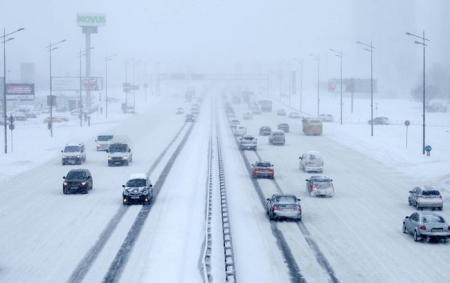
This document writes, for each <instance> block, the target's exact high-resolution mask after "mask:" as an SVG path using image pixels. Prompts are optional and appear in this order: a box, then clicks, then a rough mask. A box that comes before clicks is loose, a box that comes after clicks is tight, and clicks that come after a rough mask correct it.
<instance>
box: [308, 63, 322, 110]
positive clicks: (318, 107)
mask: <svg viewBox="0 0 450 283" xmlns="http://www.w3.org/2000/svg"><path fill="white" fill-rule="evenodd" d="M309 56H312V57H313V58H314V60H315V61H316V62H317V116H319V115H320V55H313V54H309Z"/></svg>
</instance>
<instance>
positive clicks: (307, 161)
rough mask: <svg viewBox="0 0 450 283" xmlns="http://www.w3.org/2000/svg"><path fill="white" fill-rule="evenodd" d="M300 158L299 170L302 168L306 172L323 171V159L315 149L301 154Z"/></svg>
mask: <svg viewBox="0 0 450 283" xmlns="http://www.w3.org/2000/svg"><path fill="white" fill-rule="evenodd" d="M299 159H300V164H299V167H300V170H303V171H305V172H307V173H309V172H318V173H322V172H323V164H324V163H323V159H322V157H321V156H320V153H319V152H317V151H308V152H306V153H304V154H302V156H300V157H299Z"/></svg>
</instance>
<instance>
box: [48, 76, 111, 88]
mask: <svg viewBox="0 0 450 283" xmlns="http://www.w3.org/2000/svg"><path fill="white" fill-rule="evenodd" d="M81 87H82V90H83V91H86V90H90V91H100V90H102V89H103V78H102V77H89V78H81ZM52 88H53V90H55V91H79V90H80V78H79V77H52Z"/></svg>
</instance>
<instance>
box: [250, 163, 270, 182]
mask: <svg viewBox="0 0 450 283" xmlns="http://www.w3.org/2000/svg"><path fill="white" fill-rule="evenodd" d="M274 175H275V171H274V169H273V164H272V163H270V162H268V161H256V162H255V163H253V164H252V177H253V178H270V179H273V178H274Z"/></svg>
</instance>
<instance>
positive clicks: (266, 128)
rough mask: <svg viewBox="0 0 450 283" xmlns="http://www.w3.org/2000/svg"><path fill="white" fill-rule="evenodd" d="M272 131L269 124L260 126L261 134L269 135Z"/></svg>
mask: <svg viewBox="0 0 450 283" xmlns="http://www.w3.org/2000/svg"><path fill="white" fill-rule="evenodd" d="M271 132H272V129H270V127H269V126H262V127H261V128H259V135H260V136H269V135H270V133H271Z"/></svg>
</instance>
